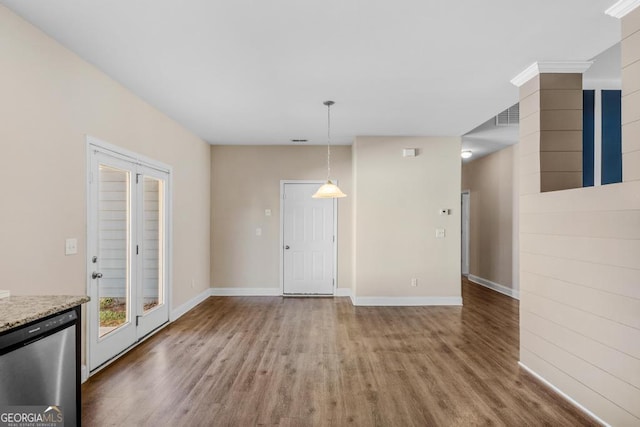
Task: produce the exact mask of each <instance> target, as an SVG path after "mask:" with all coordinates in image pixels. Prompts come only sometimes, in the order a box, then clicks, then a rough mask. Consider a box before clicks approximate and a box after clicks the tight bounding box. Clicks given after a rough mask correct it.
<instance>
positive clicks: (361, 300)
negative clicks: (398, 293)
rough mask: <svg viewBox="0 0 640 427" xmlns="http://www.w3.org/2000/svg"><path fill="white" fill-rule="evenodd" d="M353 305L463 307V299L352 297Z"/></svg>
mask: <svg viewBox="0 0 640 427" xmlns="http://www.w3.org/2000/svg"><path fill="white" fill-rule="evenodd" d="M351 302H352V303H353V305H366V306H379V307H381V306H392V307H394V306H395V307H405V306H423V305H457V306H459V305H462V297H358V296H356V297H354V296H352V297H351Z"/></svg>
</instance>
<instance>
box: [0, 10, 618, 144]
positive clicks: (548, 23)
mask: <svg viewBox="0 0 640 427" xmlns="http://www.w3.org/2000/svg"><path fill="white" fill-rule="evenodd" d="M0 2H1V3H2V4H4V5H6V6H8V7H9V8H10V9H12V10H13V11H15V12H16V13H18V14H19V15H21V16H22V17H24V18H25V19H26V20H28V21H30V22H32V23H33V24H34V25H36V26H37V27H39V28H41V29H42V30H43V31H45V32H46V33H47V34H49V35H51V36H52V37H53V38H55V39H56V40H58V41H59V42H60V43H62V44H63V45H65V46H67V47H68V48H69V49H71V50H73V51H74V52H76V53H77V54H78V55H80V56H81V57H82V58H84V59H86V60H87V61H89V62H90V63H93V64H95V65H96V66H97V67H98V68H100V69H102V70H103V71H104V72H105V73H107V74H108V75H110V76H111V77H112V78H114V79H115V80H117V81H119V82H120V83H122V84H123V85H124V86H126V87H128V88H129V89H130V90H131V91H133V92H134V93H136V94H137V95H139V96H140V97H141V98H143V99H145V100H146V101H147V102H149V103H150V104H152V105H153V106H155V107H156V108H158V109H159V110H161V111H163V112H165V113H166V114H167V115H169V116H170V117H172V118H174V119H175V120H177V121H178V122H180V123H181V124H183V125H184V126H185V127H186V128H188V129H190V130H191V131H193V132H194V133H196V134H197V135H199V136H200V137H201V138H203V139H204V140H205V141H207V142H209V143H212V144H293V142H291V139H308V140H309V142H307V144H323V143H325V141H326V114H325V112H326V110H325V106H324V105H322V102H323V101H324V100H327V99H332V100H335V101H336V105H335V106H334V107H333V108H332V141H333V142H336V143H339V144H350V143H351V142H352V141H353V138H354V136H356V135H434V136H437V135H448V136H451V135H454V136H457V135H463V134H465V133H467V132H468V131H470V130H471V129H474V128H475V127H477V126H478V125H480V124H482V123H483V122H485V121H486V120H487V118H488V117H492V116H494V115H496V114H497V113H498V112H500V111H502V110H504V109H505V108H507V107H509V106H510V105H512V104H514V103H515V102H517V97H518V92H517V89H516V88H515V87H514V86H512V85H511V84H510V83H509V80H510V79H511V78H513V77H514V76H515V75H516V74H518V73H519V72H520V71H522V70H523V69H524V68H526V67H527V66H528V65H530V64H531V63H533V62H534V61H545V60H586V59H589V58H593V57H594V56H595V55H597V54H598V53H600V52H602V51H604V50H605V49H607V48H608V47H610V46H612V45H613V44H615V43H616V42H618V41H619V39H620V23H619V21H618V20H617V19H614V18H611V17H609V16H607V15H605V14H604V10H605V9H607V8H608V7H609V6H611V5H612V4H613V3H615V0H590V1H584V0H563V1H551V0H543V1H540V0H539V1H520V0H518V1H514V0H489V1H483V2H481V1H477V0H459V1H435V0H396V1H388V0H370V1H355V0H324V1H315V2H310V1H304V0H303V1H301V0H274V1H264V0H236V1H222V0H215V1H214V0H171V1H167V0H158V1H142V0H126V1H125V0H109V1H79V0H30V1H25V0H1V1H0ZM296 144H299V143H296Z"/></svg>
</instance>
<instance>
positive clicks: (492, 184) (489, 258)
mask: <svg viewBox="0 0 640 427" xmlns="http://www.w3.org/2000/svg"><path fill="white" fill-rule="evenodd" d="M515 151H516V148H515V146H510V147H507V148H504V149H502V150H500V151H497V152H495V153H492V154H489V155H488V156H484V157H481V158H479V159H476V160H473V161H471V162H468V163H465V164H463V165H462V190H470V200H471V202H470V207H471V210H470V220H469V226H470V227H469V228H470V233H469V274H470V275H472V276H476V277H477V278H480V279H483V280H484V281H490V282H493V283H494V284H497V285H500V286H504V287H506V288H510V289H514V288H516V289H517V283H516V286H514V281H513V276H514V275H513V264H514V256H513V248H514V200H516V201H517V194H514V165H515V163H516V162H515ZM516 190H517V187H516ZM514 196H515V197H514ZM516 219H517V218H516Z"/></svg>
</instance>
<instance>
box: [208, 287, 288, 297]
mask: <svg viewBox="0 0 640 427" xmlns="http://www.w3.org/2000/svg"><path fill="white" fill-rule="evenodd" d="M211 295H212V296H217V297H279V296H281V295H282V292H281V291H280V288H211Z"/></svg>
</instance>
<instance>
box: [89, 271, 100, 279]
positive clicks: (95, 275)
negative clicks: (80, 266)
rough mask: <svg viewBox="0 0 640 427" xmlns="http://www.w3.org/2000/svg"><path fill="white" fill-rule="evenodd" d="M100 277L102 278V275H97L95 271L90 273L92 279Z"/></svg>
mask: <svg viewBox="0 0 640 427" xmlns="http://www.w3.org/2000/svg"><path fill="white" fill-rule="evenodd" d="M101 277H102V273H98V272H97V271H94V272H93V273H91V278H92V279H100V278H101Z"/></svg>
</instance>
